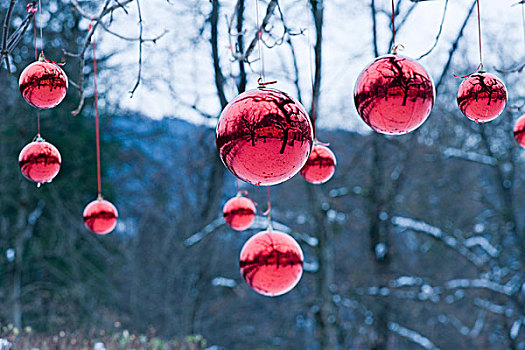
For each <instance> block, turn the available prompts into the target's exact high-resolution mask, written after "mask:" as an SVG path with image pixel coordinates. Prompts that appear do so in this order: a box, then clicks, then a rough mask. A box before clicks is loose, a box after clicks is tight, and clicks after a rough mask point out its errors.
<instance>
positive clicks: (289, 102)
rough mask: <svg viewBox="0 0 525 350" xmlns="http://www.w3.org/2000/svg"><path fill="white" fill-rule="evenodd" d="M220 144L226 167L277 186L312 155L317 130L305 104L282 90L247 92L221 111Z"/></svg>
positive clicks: (254, 180)
mask: <svg viewBox="0 0 525 350" xmlns="http://www.w3.org/2000/svg"><path fill="white" fill-rule="evenodd" d="M216 143H217V149H218V150H219V155H220V157H221V159H222V161H223V163H224V165H226V167H227V168H228V169H229V170H230V171H231V172H232V173H233V174H234V175H235V176H237V177H238V178H239V179H241V180H244V181H246V182H249V183H252V184H254V185H257V186H258V185H266V186H268V185H275V184H278V183H281V182H283V181H286V180H288V179H290V178H291V177H292V176H294V175H295V174H297V172H299V170H300V169H301V167H302V166H303V165H304V163H305V162H306V160H307V159H308V155H309V154H310V150H311V149H312V144H313V133H312V125H311V123H310V118H309V117H308V114H307V113H306V111H305V110H304V108H303V106H301V104H300V103H299V102H297V101H295V100H294V99H293V98H291V97H290V96H288V95H287V94H285V93H284V92H281V91H278V90H274V89H267V88H259V89H255V90H251V91H247V92H244V93H242V94H240V95H239V96H237V97H236V98H235V99H234V100H233V101H231V102H230V103H229V104H228V105H227V106H226V108H224V110H223V111H222V114H221V116H220V118H219V123H218V124H217V138H216Z"/></svg>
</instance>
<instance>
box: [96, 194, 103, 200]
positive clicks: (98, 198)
mask: <svg viewBox="0 0 525 350" xmlns="http://www.w3.org/2000/svg"><path fill="white" fill-rule="evenodd" d="M97 200H98V201H103V200H104V196H103V195H102V193H99V194H98V196H97Z"/></svg>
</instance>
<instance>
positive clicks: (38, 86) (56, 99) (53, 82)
mask: <svg viewBox="0 0 525 350" xmlns="http://www.w3.org/2000/svg"><path fill="white" fill-rule="evenodd" d="M18 85H19V86H20V92H21V93H22V96H23V97H24V99H25V100H26V101H27V103H29V104H30V105H31V106H33V107H36V108H38V109H48V108H53V107H56V106H57V105H58V104H59V103H60V102H62V100H63V99H64V98H65V97H66V93H67V87H68V81H67V76H66V73H64V71H63V70H62V68H60V67H59V66H57V65H56V64H54V63H50V62H46V61H37V62H33V63H31V64H30V65H29V66H27V67H26V69H24V71H23V72H22V74H21V75H20V80H19V82H18Z"/></svg>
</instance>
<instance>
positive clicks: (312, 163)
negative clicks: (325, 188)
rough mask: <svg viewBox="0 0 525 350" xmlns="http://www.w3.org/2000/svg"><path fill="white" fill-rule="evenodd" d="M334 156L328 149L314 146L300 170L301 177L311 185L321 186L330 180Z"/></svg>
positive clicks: (334, 160) (334, 164)
mask: <svg viewBox="0 0 525 350" xmlns="http://www.w3.org/2000/svg"><path fill="white" fill-rule="evenodd" d="M336 162H337V161H336V159H335V154H334V153H333V152H332V151H331V150H330V148H328V147H326V146H322V145H314V148H313V149H312V153H310V157H308V160H307V161H306V164H305V165H304V166H303V168H302V169H301V172H300V173H301V176H302V177H304V179H305V180H306V181H308V182H310V183H312V184H316V185H317V184H322V183H325V182H327V181H328V180H330V179H331V178H332V176H333V175H334V173H335V166H336Z"/></svg>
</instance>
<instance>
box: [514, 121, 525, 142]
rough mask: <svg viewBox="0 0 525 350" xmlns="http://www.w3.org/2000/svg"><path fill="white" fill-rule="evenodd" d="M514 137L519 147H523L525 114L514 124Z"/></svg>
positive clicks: (524, 140)
mask: <svg viewBox="0 0 525 350" xmlns="http://www.w3.org/2000/svg"><path fill="white" fill-rule="evenodd" d="M514 138H515V139H516V141H517V142H518V144H519V145H520V146H521V147H523V148H525V114H524V115H522V116H521V117H519V118H518V120H516V123H515V124H514Z"/></svg>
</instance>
